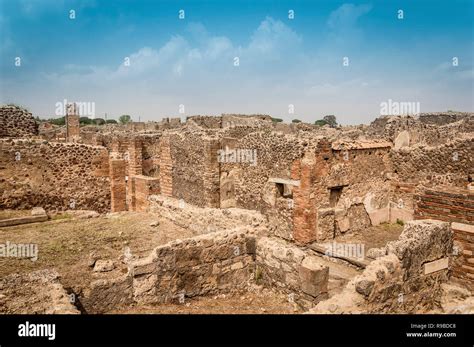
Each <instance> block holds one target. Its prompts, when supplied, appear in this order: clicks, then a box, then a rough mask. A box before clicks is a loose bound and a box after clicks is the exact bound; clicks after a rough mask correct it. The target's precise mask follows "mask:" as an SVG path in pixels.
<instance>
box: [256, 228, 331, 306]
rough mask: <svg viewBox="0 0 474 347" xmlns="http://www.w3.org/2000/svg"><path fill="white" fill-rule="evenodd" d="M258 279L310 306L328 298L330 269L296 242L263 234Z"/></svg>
mask: <svg viewBox="0 0 474 347" xmlns="http://www.w3.org/2000/svg"><path fill="white" fill-rule="evenodd" d="M255 279H256V281H257V283H260V282H261V283H263V284H264V285H265V286H268V287H270V288H273V289H276V290H278V291H280V292H283V293H285V294H287V295H288V300H289V301H290V302H295V303H297V304H298V305H300V306H302V307H303V308H306V309H309V308H311V307H313V306H314V305H315V304H316V303H318V302H319V301H320V300H323V299H326V298H327V295H328V280H329V268H328V267H327V266H325V265H323V264H321V262H320V261H319V260H318V257H315V256H312V255H310V254H308V252H306V251H304V250H302V249H301V248H299V247H297V246H295V245H293V244H290V243H287V242H285V241H283V240H281V239H278V238H268V237H262V238H260V239H259V240H258V241H257V258H256V270H255Z"/></svg>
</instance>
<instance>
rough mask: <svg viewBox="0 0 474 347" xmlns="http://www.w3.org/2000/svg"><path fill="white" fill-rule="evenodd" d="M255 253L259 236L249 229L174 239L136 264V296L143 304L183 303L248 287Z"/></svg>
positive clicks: (134, 270)
mask: <svg viewBox="0 0 474 347" xmlns="http://www.w3.org/2000/svg"><path fill="white" fill-rule="evenodd" d="M254 256H255V237H254V236H252V235H251V234H249V233H248V232H245V230H236V231H233V232H217V233H212V234H204V235H200V236H197V237H194V238H191V239H186V240H183V241H174V242H172V243H170V244H168V245H164V246H160V247H157V248H155V249H154V250H153V252H152V253H151V254H150V256H149V257H148V258H146V259H142V260H140V261H137V262H134V263H133V270H132V271H133V272H132V273H133V298H134V300H135V301H137V302H139V303H142V302H144V303H162V302H170V301H175V302H180V300H184V298H185V297H194V296H199V295H210V294H216V293H221V292H227V291H232V290H236V289H239V288H245V287H246V285H247V282H248V280H249V278H250V276H251V273H252V271H253V268H252V264H253V258H254Z"/></svg>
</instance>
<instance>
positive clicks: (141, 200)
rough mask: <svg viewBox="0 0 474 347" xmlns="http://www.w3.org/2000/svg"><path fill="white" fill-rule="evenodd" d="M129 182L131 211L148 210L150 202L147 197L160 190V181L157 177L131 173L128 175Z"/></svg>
mask: <svg viewBox="0 0 474 347" xmlns="http://www.w3.org/2000/svg"><path fill="white" fill-rule="evenodd" d="M129 182H131V186H133V193H132V194H133V195H134V197H133V202H134V204H133V206H132V208H131V209H130V210H131V211H148V209H149V206H150V202H149V200H148V197H149V196H150V195H152V194H158V193H159V192H160V181H159V179H158V178H155V177H149V176H143V175H133V176H130V177H129Z"/></svg>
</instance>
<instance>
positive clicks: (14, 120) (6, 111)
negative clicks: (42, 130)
mask: <svg viewBox="0 0 474 347" xmlns="http://www.w3.org/2000/svg"><path fill="white" fill-rule="evenodd" d="M35 135H38V124H37V123H36V121H35V119H34V118H33V116H32V114H31V113H30V112H28V111H27V110H25V109H23V108H21V107H18V106H1V107H0V138H1V137H31V136H35Z"/></svg>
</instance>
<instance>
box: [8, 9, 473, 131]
mask: <svg viewBox="0 0 474 347" xmlns="http://www.w3.org/2000/svg"><path fill="white" fill-rule="evenodd" d="M473 3H474V2H473V1H471V0H450V1H448V0H446V1H438V0H407V1H402V0H399V1H395V0H376V1H350V2H345V1H335V0H334V1H333V0H331V1H330V0H319V1H317V0H314V1H265V0H263V1H244V0H229V1H211V0H208V1H202V0H193V1H191V0H190V1H151V0H149V1H143V0H136V1H131V0H129V1H124V0H122V1H118V0H116V1H106V0H82V1H73V0H70V1H66V0H63V1H61V0H0V52H1V61H0V102H2V103H10V102H13V103H17V104H21V105H23V106H25V107H27V108H28V109H29V110H30V111H32V112H33V114H34V115H39V116H42V117H43V116H52V115H54V113H55V110H56V107H55V105H56V103H57V102H61V101H62V100H64V99H67V100H70V101H85V102H95V110H96V116H97V117H100V116H102V115H103V114H104V113H105V112H107V114H108V115H109V117H118V116H119V115H121V114H131V115H132V116H133V118H134V120H138V116H140V118H141V120H159V119H161V118H162V117H167V116H179V113H178V110H179V105H184V109H185V115H184V116H187V115H194V114H209V115H217V114H221V113H264V114H271V115H273V116H277V117H281V118H283V119H285V120H287V121H288V120H291V119H294V118H299V119H302V120H305V121H308V122H313V121H314V120H316V119H320V118H322V117H323V116H324V115H326V114H334V115H336V116H337V118H338V120H339V122H340V123H343V124H359V123H367V122H369V121H371V120H372V119H374V118H375V117H376V116H378V114H379V113H380V104H381V103H382V102H385V101H388V100H389V99H391V100H393V101H399V102H419V103H420V109H421V112H429V111H446V110H448V109H451V110H461V111H473V109H474V107H473V105H474V101H473V94H474V93H473V91H474V87H473V82H474V66H473V61H474V59H473V56H474V46H473V42H474V40H473V39H474V29H473V13H474V8H473V7H474V5H473ZM181 9H183V10H184V11H185V19H179V17H178V14H179V10H181ZM400 9H401V10H403V16H404V18H403V19H398V17H397V16H398V12H397V11H398V10H400ZM70 10H74V11H75V15H76V18H75V19H70V18H69V14H70V12H69V11H70ZM289 10H293V11H294V19H289V18H288V11H289ZM16 57H20V58H21V66H15V58H16ZM127 57H128V58H129V60H130V66H125V65H124V62H125V58H127ZM235 57H238V58H239V66H234V59H235ZM344 57H347V58H348V59H349V65H348V66H343V59H344ZM453 57H457V59H458V66H453V64H452V61H453ZM289 105H294V114H289Z"/></svg>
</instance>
